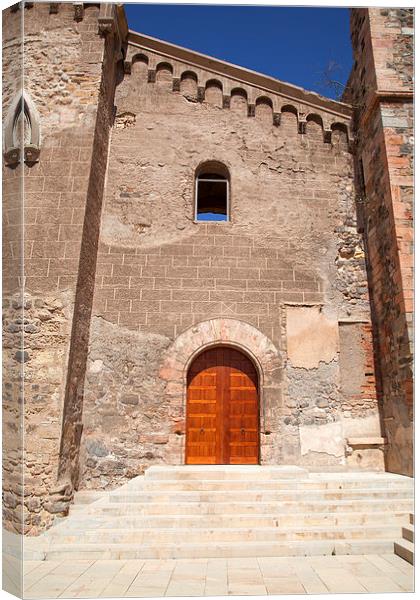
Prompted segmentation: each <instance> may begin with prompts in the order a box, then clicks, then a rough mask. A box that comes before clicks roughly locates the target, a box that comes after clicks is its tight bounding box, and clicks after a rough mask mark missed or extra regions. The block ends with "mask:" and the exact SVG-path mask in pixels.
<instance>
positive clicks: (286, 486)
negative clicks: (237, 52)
mask: <svg viewBox="0 0 420 600" xmlns="http://www.w3.org/2000/svg"><path fill="white" fill-rule="evenodd" d="M377 487H378V484H377V482H375V481H370V482H369V481H364V480H363V481H360V480H355V481H353V480H349V481H322V480H321V481H311V480H305V481H296V480H291V481H285V480H282V479H279V480H253V479H240V480H234V481H229V480H215V479H208V480H205V479H203V480H201V481H199V480H194V479H192V480H177V479H163V480H160V479H146V478H144V479H143V480H142V481H141V482H139V483H138V484H137V486H135V485H134V483H133V484H131V485H130V486H127V488H126V490H125V491H126V492H133V491H134V490H137V491H173V490H176V491H203V490H204V491H217V490H220V491H222V490H258V491H266V490H268V491H270V490H278V491H289V492H290V491H292V490H293V491H306V490H309V491H314V492H315V491H331V492H334V491H340V490H343V491H347V490H348V491H353V490H358V489H363V490H372V489H376V488H377ZM381 489H385V490H390V491H398V490H403V491H406V490H412V483H411V481H404V482H401V481H399V480H396V481H395V480H389V481H381Z"/></svg>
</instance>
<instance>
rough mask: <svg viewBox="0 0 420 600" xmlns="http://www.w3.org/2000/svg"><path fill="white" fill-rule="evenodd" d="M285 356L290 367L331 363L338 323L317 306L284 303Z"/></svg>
mask: <svg viewBox="0 0 420 600" xmlns="http://www.w3.org/2000/svg"><path fill="white" fill-rule="evenodd" d="M286 315H287V325H286V327H287V331H286V333H287V356H288V358H289V360H290V362H291V364H292V365H293V366H294V367H303V368H305V369H315V368H317V367H318V365H319V363H320V362H321V361H322V362H326V363H329V362H331V361H332V360H333V359H334V358H335V357H336V355H337V352H338V323H337V321H336V320H331V319H329V318H327V317H326V316H325V315H324V314H323V313H322V312H321V308H320V307H319V306H288V307H287V309H286Z"/></svg>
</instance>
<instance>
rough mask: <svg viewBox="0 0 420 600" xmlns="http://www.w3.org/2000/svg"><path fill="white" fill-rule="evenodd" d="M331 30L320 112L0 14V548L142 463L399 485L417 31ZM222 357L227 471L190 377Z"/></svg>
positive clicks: (75, 27)
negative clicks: (236, 359)
mask: <svg viewBox="0 0 420 600" xmlns="http://www.w3.org/2000/svg"><path fill="white" fill-rule="evenodd" d="M351 13H352V14H351V24H352V32H353V34H352V41H353V46H354V56H355V63H354V68H353V71H352V74H351V77H350V80H349V84H348V86H347V89H346V92H345V94H344V100H345V102H336V101H333V100H330V99H327V98H323V97H321V96H319V95H317V94H315V93H312V92H307V91H305V90H303V89H301V88H298V87H295V86H293V85H290V84H287V83H284V82H281V81H277V80H275V79H273V78H271V77H268V76H265V75H262V74H259V73H255V72H252V71H249V70H247V69H244V68H241V67H237V66H234V65H230V64H227V63H225V62H223V61H220V60H217V59H214V58H210V57H208V56H204V55H202V54H199V53H197V52H193V51H190V50H187V49H184V48H180V47H178V46H174V45H172V44H169V43H166V42H163V41H160V40H156V39H153V38H150V37H147V36H144V35H142V34H139V33H135V32H131V31H129V30H128V27H127V23H126V19H125V15H124V10H123V7H122V6H121V5H115V4H87V3H79V2H76V3H28V2H26V3H24V4H19V5H15V6H13V7H12V8H10V9H7V10H6V11H4V14H3V46H4V47H3V61H4V63H3V73H4V76H3V77H4V78H3V81H4V93H3V106H4V108H3V110H4V115H5V122H4V142H3V156H4V161H3V163H4V166H3V195H4V215H5V219H6V221H5V226H4V234H3V240H4V250H3V256H4V271H3V272H4V284H3V289H4V315H5V319H4V368H5V374H6V375H5V376H4V386H5V389H4V409H3V414H4V417H3V423H4V425H3V429H4V448H5V451H4V492H5V493H4V505H5V513H4V515H5V521H6V526H7V527H8V528H9V529H13V530H20V528H21V520H22V517H23V523H24V526H23V530H24V532H25V533H28V534H37V533H39V532H40V531H42V530H43V529H45V528H46V527H48V526H49V525H50V524H51V523H52V521H53V519H54V517H55V516H56V515H62V514H66V512H67V511H68V507H69V504H70V503H71V501H72V497H73V494H74V491H75V490H77V489H110V488H114V487H117V486H118V485H120V484H122V483H124V482H126V481H127V480H128V479H130V478H132V477H134V476H136V475H139V474H141V473H143V472H144V470H145V469H147V468H148V467H149V466H151V465H156V464H172V465H182V464H185V463H188V462H195V463H198V464H199V463H200V462H213V463H214V462H237V463H238V462H239V463H247V462H256V463H260V464H263V465H299V466H304V467H307V468H309V469H314V470H346V469H364V470H390V471H392V472H397V473H402V474H409V475H411V474H412V375H411V326H412V267H413V265H412V223H411V210H412V185H413V181H412V79H411V75H412V62H410V60H409V58H407V56H409V54H410V48H411V46H410V44H411V42H412V11H411V10H408V9H384V10H382V9H381V10H380V9H352V11H351ZM22 44H23V46H24V53H23V52H22ZM411 58H412V54H411ZM22 66H23V79H22V77H21V72H22ZM22 88H23V89H24V95H23V96H22ZM20 113H22V114H20ZM22 123H24V126H25V134H24V139H23V144H22V143H21V142H20V139H21V138H20V137H19V127H20V124H22ZM22 145H23V151H22V152H21V151H20V150H21V149H20V146H22ZM22 176H23V178H22ZM222 188H223V192H222V193H220V189H222ZM203 190H204V191H203ZM214 190H219V191H218V192H217V193H216V192H214ZM22 197H23V198H24V202H23V203H22ZM202 203H204V204H202ZM206 203H207V204H206ZM223 203H224V204H223ZM203 207H204V208H203ZM206 211H207V213H208V212H212V214H213V217H214V214H216V215H217V220H204V219H203V218H202V215H203V213H204V212H206ZM207 213H206V214H207ZM218 349H220V356H225V354H226V356H227V355H229V356H241V357H242V358H241V359H240V360H243V361H244V364H245V363H246V364H248V365H250V366H248V367H247V368H248V369H251V370H253V372H254V373H255V376H253V377H254V379H253V385H254V392H253V393H254V396H253V398H254V400H253V401H255V407H256V408H255V411H254V412H255V414H254V413H253V416H252V419H254V418H255V424H254V425H252V423H254V421H252V419H251V417H250V419H249V423H248V424H247V425H244V424H242V425H239V426H236V425H235V426H234V425H232V424H231V425H229V424H228V425H226V424H224V423H223V422H221V421H220V422H219V421H217V419H216V421H217V422H215V423H212V425H213V426H214V428H215V430H217V432H216V434H215V435H219V436H221V438H223V436H224V435H225V436H226V435H228V434H229V435H231V436H233V433H232V432H233V431H234V430H235V431H236V435H237V436H239V437H238V440H239V441H238V442H237V446H238V447H239V451H238V452H239V454H238V455H235V456H237V458H234V454H233V453H231V454H223V455H222V454H220V455H219V454H217V452H216V451H215V450H214V448H213V449H212V448H210V446H211V443H212V442H209V444H210V446H208V447H207V446H206V448H207V450H206V452H207V451H208V456H207V459H206V458H203V456H201V458H200V452H198V451H197V447H199V448H200V447H201V448H204V447H205V443H204V442H202V441H201V442H200V437H199V436H200V435H203V436H206V435H207V434H208V432H209V431H210V429H211V427H210V425H209V422H210V421H205V420H204V421H202V422H201V425H200V424H199V425H198V427H195V426H194V425H197V423H195V424H194V423H193V421H192V420H191V419H192V417H191V415H192V414H193V413H192V411H193V408H192V405H193V403H194V402H196V403H197V402H199V400H200V399H203V398H204V399H205V400H206V401H209V396H206V395H205V393H210V392H208V390H209V389H210V388H211V384H206V383H203V386H204V387H206V386H207V387H206V390H207V392H205V393H204V392H203V394H204V396H202V397H201V396H200V397H199V396H197V398H196V400H194V396H193V392H191V389H192V387H191V381H192V377H193V374H194V368H195V365H197V364H199V363H198V362H197V361H199V360H201V361H203V360H204V358H203V357H205V356H210V355H211V351H214V352H217V351H218ZM224 351H226V352H224ZM206 352H207V355H206V354H205V353H206ZM209 352H210V354H209ZM229 353H230V354H229ZM221 360H223V358H222V359H221ZM22 373H23V386H22V385H21V384H20V376H21V374H22ZM238 385H239V384H238ZM241 385H242V387H244V386H243V384H240V386H241ZM240 386H239V387H240ZM232 389H233V388H232ZM232 389H230V391H229V393H230V397H231V398H232V399H233V398H234V391H235V390H233V391H232ZM238 389H239V388H238ZM197 399H198V400H197ZM211 401H212V400H210V402H211ZM241 401H242V400H241V399H240V398H239V400H238V402H241ZM244 402H248V400H244ZM200 406H201V405H200ZM197 410H201V409H197ZM203 410H204V409H203ZM238 410H239V411H241V410H242V409H241V408H239V409H238ZM197 414H198V413H197ZM213 416H214V415H213ZM200 418H204V417H203V416H202V415H201V417H200ZM189 419H190V420H189ZM251 421H252V423H251ZM232 423H233V421H232ZM250 423H251V424H250ZM227 432H228V433H227ZM23 433H24V436H22V434H23ZM194 436H196V437H194ZM197 436H198V437H197ZM241 436H242V437H241ZM206 439H210V438H206ZM232 439H233V437H232ZM22 440H23V441H22ZM188 440H189V442H188ZM194 440H195V441H194ZM197 440H198V441H197ZM194 444H195V446H194ZM193 446H194V447H195V450H194V449H193V450H191V448H192V447H193ZM251 447H252V450H249V448H251ZM209 448H210V449H209ZM246 448H248V450H247V449H246ZM209 457H210V458H209ZM229 457H230V458H229ZM22 461H23V462H24V464H23V476H24V489H22V472H21V471H20V468H19V465H20V463H21V462H22Z"/></svg>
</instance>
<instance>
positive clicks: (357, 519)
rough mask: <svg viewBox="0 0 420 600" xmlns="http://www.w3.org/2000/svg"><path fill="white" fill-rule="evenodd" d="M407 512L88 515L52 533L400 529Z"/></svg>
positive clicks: (59, 526)
mask: <svg viewBox="0 0 420 600" xmlns="http://www.w3.org/2000/svg"><path fill="white" fill-rule="evenodd" d="M407 515H408V511H400V512H376V513H375V512H372V513H357V512H353V513H351V512H348V513H331V512H326V513H311V514H301V513H290V514H288V513H286V514H280V513H274V514H254V513H245V514H238V513H232V514H218V515H211V514H197V515H191V514H185V515H165V516H160V515H143V516H126V517H119V516H115V517H113V516H107V515H101V516H96V515H91V516H89V517H88V518H86V517H84V516H82V515H81V516H75V517H74V518H73V519H72V520H71V523H70V522H69V521H68V520H67V521H64V522H63V523H60V524H59V525H58V526H56V527H54V528H53V529H51V534H52V535H53V534H54V533H55V532H56V531H57V530H58V529H60V530H61V531H64V530H65V531H66V532H69V533H71V532H72V531H84V530H85V529H88V528H95V529H97V530H99V531H102V530H106V529H118V528H119V527H123V528H131V529H141V528H145V527H147V528H155V527H156V528H160V529H165V528H168V527H181V528H185V527H203V526H204V527H212V528H213V527H278V526H281V527H290V526H296V527H305V526H315V527H316V526H320V525H323V526H340V525H375V524H378V523H381V524H382V523H393V524H394V523H395V524H396V525H398V526H399V527H401V526H402V525H404V524H405V523H406V522H407Z"/></svg>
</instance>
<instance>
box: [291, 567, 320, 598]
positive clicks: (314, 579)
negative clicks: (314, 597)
mask: <svg viewBox="0 0 420 600" xmlns="http://www.w3.org/2000/svg"><path fill="white" fill-rule="evenodd" d="M294 569H295V573H296V576H297V577H298V578H299V581H300V582H301V583H302V585H303V587H304V589H305V592H306V593H307V594H327V593H328V588H327V586H326V585H325V583H324V582H323V581H322V580H321V579H320V578H319V576H318V575H317V574H316V573H315V571H314V570H313V568H312V567H311V565H310V564H309V562H308V561H301V563H300V564H295V565H294Z"/></svg>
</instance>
